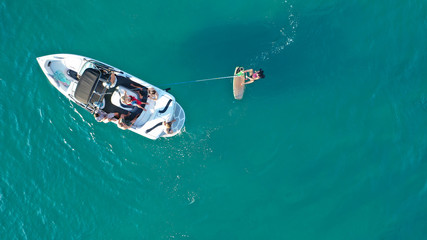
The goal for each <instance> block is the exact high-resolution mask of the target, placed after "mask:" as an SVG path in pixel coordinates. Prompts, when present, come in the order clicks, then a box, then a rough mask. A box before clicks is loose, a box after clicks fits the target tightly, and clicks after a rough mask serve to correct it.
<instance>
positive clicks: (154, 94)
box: [147, 87, 159, 101]
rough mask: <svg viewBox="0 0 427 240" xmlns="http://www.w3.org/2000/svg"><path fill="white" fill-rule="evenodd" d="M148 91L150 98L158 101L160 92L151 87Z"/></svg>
mask: <svg viewBox="0 0 427 240" xmlns="http://www.w3.org/2000/svg"><path fill="white" fill-rule="evenodd" d="M147 92H148V98H150V99H152V100H154V101H156V100H157V99H158V98H159V94H158V93H157V91H156V89H154V88H152V87H151V88H149V89H148V90H147Z"/></svg>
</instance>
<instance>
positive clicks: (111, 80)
mask: <svg viewBox="0 0 427 240" xmlns="http://www.w3.org/2000/svg"><path fill="white" fill-rule="evenodd" d="M101 74H102V75H101V76H102V77H103V78H105V79H108V80H107V81H106V82H104V83H103V84H104V86H105V87H107V88H113V87H115V86H116V82H117V77H116V75H115V74H114V72H112V71H111V72H109V71H107V70H101Z"/></svg>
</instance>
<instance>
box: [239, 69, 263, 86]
mask: <svg viewBox="0 0 427 240" xmlns="http://www.w3.org/2000/svg"><path fill="white" fill-rule="evenodd" d="M244 73H249V76H246V79H249V81H248V82H244V83H242V85H243V84H251V83H253V82H255V81H256V80H258V79H260V78H264V77H265V75H264V71H263V70H262V69H259V71H255V72H254V70H253V69H248V70H245V71H244ZM246 79H245V80H246Z"/></svg>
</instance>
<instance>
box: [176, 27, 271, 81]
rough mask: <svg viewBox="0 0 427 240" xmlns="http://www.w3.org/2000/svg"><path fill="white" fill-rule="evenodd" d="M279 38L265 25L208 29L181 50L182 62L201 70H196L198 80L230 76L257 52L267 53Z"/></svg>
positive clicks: (246, 63)
mask: <svg viewBox="0 0 427 240" xmlns="http://www.w3.org/2000/svg"><path fill="white" fill-rule="evenodd" d="M278 37H279V36H278V34H277V33H275V31H274V30H273V29H271V27H269V26H268V25H266V24H251V25H249V24H248V25H231V26H230V25H228V26H218V27H214V28H208V29H204V30H202V31H200V32H198V33H197V34H196V35H193V36H190V37H189V38H188V40H187V41H186V42H185V43H184V44H183V45H182V46H181V48H180V49H181V51H182V53H181V54H180V55H181V56H182V59H181V60H182V61H183V62H185V63H186V64H188V66H190V67H191V66H203V69H199V70H195V72H194V73H195V75H197V76H217V75H218V76H220V75H221V74H222V75H232V74H233V71H234V68H235V67H236V66H247V65H249V63H250V60H251V58H253V57H255V56H256V55H257V54H258V53H259V51H260V49H268V48H269V47H270V44H271V39H275V38H278ZM196 73H197V74H196Z"/></svg>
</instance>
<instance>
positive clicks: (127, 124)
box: [117, 112, 141, 130]
mask: <svg viewBox="0 0 427 240" xmlns="http://www.w3.org/2000/svg"><path fill="white" fill-rule="evenodd" d="M129 115H130V112H128V113H127V114H122V115H120V118H119V120H118V121H117V127H118V128H120V129H122V130H127V129H129V128H131V127H132V126H133V124H135V122H136V120H137V119H138V117H139V115H141V114H138V115H136V116H135V117H134V118H133V119H132V120H128V119H126V117H128V116H129Z"/></svg>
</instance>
